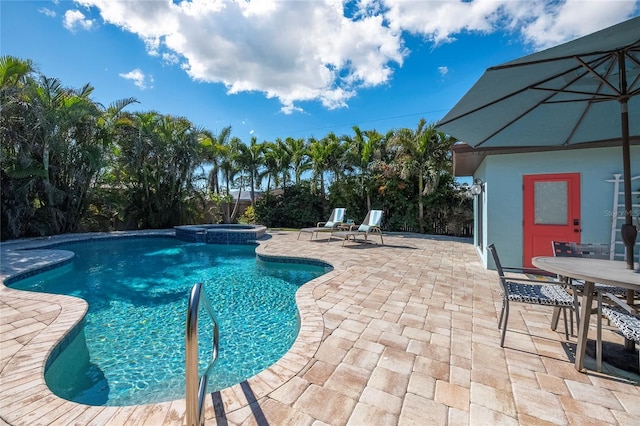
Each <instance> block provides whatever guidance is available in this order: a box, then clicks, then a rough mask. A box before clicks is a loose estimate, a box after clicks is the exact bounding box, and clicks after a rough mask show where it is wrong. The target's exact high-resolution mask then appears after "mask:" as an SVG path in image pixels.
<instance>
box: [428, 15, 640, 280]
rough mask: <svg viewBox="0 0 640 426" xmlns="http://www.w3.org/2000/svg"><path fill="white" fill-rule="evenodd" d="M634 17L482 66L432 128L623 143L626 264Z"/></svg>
mask: <svg viewBox="0 0 640 426" xmlns="http://www.w3.org/2000/svg"><path fill="white" fill-rule="evenodd" d="M638 94H640V17H636V18H633V19H630V20H628V21H625V22H622V23H620V24H617V25H614V26H612V27H609V28H606V29H604V30H602V31H598V32H595V33H593V34H589V35H587V36H584V37H581V38H579V39H576V40H573V41H570V42H567V43H564V44H561V45H558V46H555V47H552V48H550V49H547V50H543V51H540V52H537V53H533V54H531V55H527V56H524V57H522V58H519V59H516V60H513V61H510V62H506V63H504V64H501V65H497V66H494V67H491V68H488V69H487V70H486V71H485V73H484V74H483V75H482V77H480V79H479V80H478V81H477V82H476V84H475V85H473V87H472V88H471V89H469V91H468V92H467V93H466V94H465V95H464V96H463V97H462V99H460V101H459V102H458V103H457V104H456V105H455V106H454V107H453V108H452V109H451V111H449V113H448V114H447V115H446V116H445V117H444V118H443V119H442V120H440V122H438V123H437V125H436V127H437V128H438V129H439V130H441V131H443V132H445V133H448V134H449V135H451V136H454V137H455V138H456V139H458V140H461V141H464V142H466V143H467V144H469V145H471V146H473V147H517V146H529V147H535V146H541V147H542V146H554V145H573V144H580V143H588V142H607V141H616V142H618V143H621V145H622V151H623V156H622V164H623V174H624V189H625V224H624V225H622V229H621V233H622V239H623V241H624V242H625V247H626V259H627V264H628V266H629V268H633V245H634V244H635V240H636V235H637V231H636V229H635V227H634V226H633V224H632V223H633V222H632V208H631V205H632V204H631V159H630V149H629V144H630V139H637V138H640V96H638Z"/></svg>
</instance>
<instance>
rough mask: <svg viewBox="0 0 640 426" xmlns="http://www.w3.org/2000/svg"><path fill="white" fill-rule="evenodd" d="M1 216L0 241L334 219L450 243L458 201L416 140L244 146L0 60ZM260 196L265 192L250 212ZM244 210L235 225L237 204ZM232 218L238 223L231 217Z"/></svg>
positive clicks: (446, 146)
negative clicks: (369, 219)
mask: <svg viewBox="0 0 640 426" xmlns="http://www.w3.org/2000/svg"><path fill="white" fill-rule="evenodd" d="M0 88H1V92H0V149H1V151H0V154H1V156H0V164H1V169H0V184H1V190H2V192H1V201H0V209H1V211H0V216H1V219H2V223H1V226H2V234H1V237H2V239H3V240H5V239H11V238H21V237H30V236H43V235H52V234H58V233H65V232H77V231H108V230H119V229H141V228H166V227H171V226H174V225H179V224H188V223H199V222H202V221H209V222H211V221H213V222H218V221H222V222H226V223H232V222H235V221H236V220H241V221H245V222H246V221H249V222H254V221H256V222H259V223H262V224H265V225H267V226H270V227H287V228H299V227H304V226H313V225H315V224H316V223H317V222H318V221H322V220H326V218H327V217H328V215H329V213H330V211H331V209H332V208H334V207H346V208H347V217H348V218H350V219H353V220H354V221H355V222H356V223H358V222H359V221H361V220H362V219H363V218H364V216H365V215H366V213H367V211H368V210H370V209H382V210H383V211H384V212H385V216H384V221H383V224H382V225H383V228H384V229H386V230H391V231H407V230H408V231H419V232H430V233H451V234H460V233H462V232H463V231H464V230H465V229H468V225H469V223H470V222H471V206H470V202H469V200H467V199H466V198H465V197H464V193H463V191H462V190H461V188H459V186H458V185H457V183H456V182H455V180H454V178H453V176H452V174H451V145H452V144H453V142H454V141H453V140H452V139H451V138H450V137H448V136H447V135H445V134H443V133H441V132H438V131H437V130H436V129H435V126H434V125H433V124H429V123H426V122H425V120H424V119H421V120H420V121H419V123H418V126H417V127H416V128H415V129H407V128H401V129H392V130H389V131H387V132H386V133H380V132H378V131H377V130H375V129H360V128H359V127H357V126H354V127H353V133H352V134H347V135H337V134H335V133H334V132H329V133H328V134H326V135H325V136H323V137H320V138H314V137H309V138H307V139H305V138H292V137H286V138H284V139H276V140H275V141H262V142H260V141H258V140H257V138H255V137H252V138H251V139H250V140H249V141H248V143H245V142H243V141H242V140H241V139H240V138H238V137H235V136H233V135H232V128H231V127H230V126H229V127H225V128H223V129H222V130H221V131H220V132H219V133H217V134H216V133H214V132H211V131H209V130H207V129H203V128H197V127H195V126H194V125H193V124H192V123H191V122H190V121H189V120H188V119H187V118H185V117H179V116H172V115H166V114H162V113H160V112H157V111H135V112H130V111H127V110H126V109H127V107H129V106H130V105H132V104H135V103H137V101H136V100H135V99H134V98H127V99H121V100H117V101H115V102H113V103H112V104H111V105H109V106H108V107H107V108H105V107H103V106H102V105H101V104H99V103H97V102H96V101H94V100H93V99H92V97H91V96H92V94H93V87H92V86H91V85H89V84H86V85H85V86H83V87H81V88H79V89H74V88H69V87H65V86H64V85H63V83H62V82H61V81H59V80H58V79H55V78H51V77H47V76H45V75H43V74H41V73H40V72H39V71H38V70H37V69H36V68H35V66H34V65H33V63H32V62H31V61H29V60H22V59H20V58H15V57H12V56H3V57H0ZM260 191H264V193H263V195H262V198H260V196H259V194H260ZM243 194H244V195H247V194H248V195H249V200H250V204H251V206H252V208H251V209H249V210H248V211H245V214H244V215H242V216H240V213H241V212H240V207H241V204H240V200H241V198H243ZM239 216H240V217H239Z"/></svg>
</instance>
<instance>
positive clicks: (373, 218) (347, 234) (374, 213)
mask: <svg viewBox="0 0 640 426" xmlns="http://www.w3.org/2000/svg"><path fill="white" fill-rule="evenodd" d="M381 223H382V210H369V213H367V216H366V217H365V218H364V220H363V221H362V224H361V225H360V226H358V227H357V228H356V225H353V226H351V228H350V229H349V230H348V231H338V232H333V233H332V234H331V238H333V237H337V238H342V245H343V246H344V243H345V241H347V240H348V239H349V238H351V239H352V240H353V241H354V242H355V241H357V240H356V237H357V236H358V235H363V236H364V242H365V243H366V242H367V241H368V238H369V235H370V234H378V235H380V244H383V245H384V240H383V238H382V229H381V228H380V224H381ZM331 238H330V239H329V240H331Z"/></svg>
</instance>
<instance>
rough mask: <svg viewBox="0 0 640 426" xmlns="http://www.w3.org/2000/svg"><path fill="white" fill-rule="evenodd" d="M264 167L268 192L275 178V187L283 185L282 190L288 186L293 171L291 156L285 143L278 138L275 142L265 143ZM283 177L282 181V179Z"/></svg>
mask: <svg viewBox="0 0 640 426" xmlns="http://www.w3.org/2000/svg"><path fill="white" fill-rule="evenodd" d="M264 166H265V174H266V175H267V177H268V180H267V192H268V191H269V189H270V187H271V178H273V184H274V187H277V186H278V185H279V184H280V183H282V188H285V187H286V186H287V182H288V181H289V179H291V176H290V173H289V170H290V169H291V154H290V153H289V150H288V149H287V146H286V145H285V143H284V142H283V141H282V140H281V139H280V138H277V139H276V141H275V142H265V143H264ZM280 176H282V179H280Z"/></svg>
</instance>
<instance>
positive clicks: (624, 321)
mask: <svg viewBox="0 0 640 426" xmlns="http://www.w3.org/2000/svg"><path fill="white" fill-rule="evenodd" d="M602 314H603V315H604V316H606V317H607V318H609V321H611V322H612V323H613V325H615V326H616V327H618V329H619V330H620V332H621V333H622V335H623V336H624V337H626V338H627V339H629V340H634V341H636V342H638V343H640V318H638V316H636V315H633V314H631V313H629V312H627V311H626V310H624V309H622V308H621V307H619V306H603V307H602Z"/></svg>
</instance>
